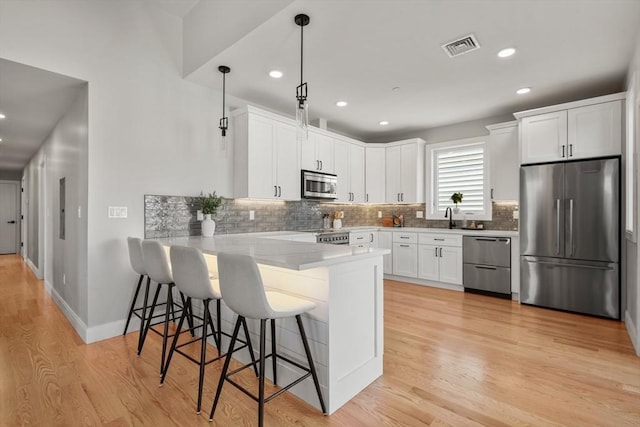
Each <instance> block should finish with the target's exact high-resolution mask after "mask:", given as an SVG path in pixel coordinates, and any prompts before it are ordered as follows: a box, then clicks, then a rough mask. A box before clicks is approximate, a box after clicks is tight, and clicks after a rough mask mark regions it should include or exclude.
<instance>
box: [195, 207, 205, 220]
mask: <svg viewBox="0 0 640 427" xmlns="http://www.w3.org/2000/svg"><path fill="white" fill-rule="evenodd" d="M203 219H204V215H203V214H202V209H198V210H197V211H196V221H202V220H203Z"/></svg>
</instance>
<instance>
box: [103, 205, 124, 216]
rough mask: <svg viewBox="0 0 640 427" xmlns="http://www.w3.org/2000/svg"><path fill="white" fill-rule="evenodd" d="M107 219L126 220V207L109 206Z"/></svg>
mask: <svg viewBox="0 0 640 427" xmlns="http://www.w3.org/2000/svg"><path fill="white" fill-rule="evenodd" d="M108 217H109V218H126V217H127V207H126V206H109V214H108Z"/></svg>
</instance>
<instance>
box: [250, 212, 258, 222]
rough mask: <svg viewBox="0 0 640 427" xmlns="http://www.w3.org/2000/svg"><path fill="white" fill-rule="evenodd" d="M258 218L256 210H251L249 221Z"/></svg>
mask: <svg viewBox="0 0 640 427" xmlns="http://www.w3.org/2000/svg"><path fill="white" fill-rule="evenodd" d="M254 219H256V211H249V221H253V220H254Z"/></svg>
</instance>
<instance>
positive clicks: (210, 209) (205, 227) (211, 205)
mask: <svg viewBox="0 0 640 427" xmlns="http://www.w3.org/2000/svg"><path fill="white" fill-rule="evenodd" d="M201 199H202V213H203V215H204V219H203V220H202V224H201V229H202V237H213V234H214V233H215V232H216V222H215V221H214V220H213V219H212V218H211V217H212V216H213V215H215V214H216V212H218V208H219V207H220V205H221V204H222V197H219V196H217V195H216V192H215V191H214V192H213V193H210V194H209V195H208V196H202V197H201Z"/></svg>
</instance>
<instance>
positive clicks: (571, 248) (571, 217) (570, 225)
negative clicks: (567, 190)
mask: <svg viewBox="0 0 640 427" xmlns="http://www.w3.org/2000/svg"><path fill="white" fill-rule="evenodd" d="M569 255H573V199H569Z"/></svg>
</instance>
